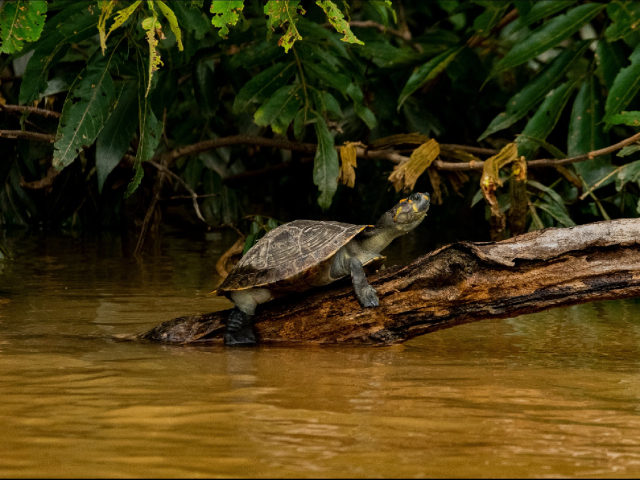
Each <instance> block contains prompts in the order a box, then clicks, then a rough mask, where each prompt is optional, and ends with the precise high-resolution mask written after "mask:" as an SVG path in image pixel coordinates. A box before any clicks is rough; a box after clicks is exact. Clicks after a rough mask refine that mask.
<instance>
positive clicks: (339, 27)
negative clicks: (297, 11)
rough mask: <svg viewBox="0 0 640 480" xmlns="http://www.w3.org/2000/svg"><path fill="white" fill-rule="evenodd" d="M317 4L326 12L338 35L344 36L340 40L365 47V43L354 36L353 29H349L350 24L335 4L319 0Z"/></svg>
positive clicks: (326, 0) (329, 0) (327, 0)
mask: <svg viewBox="0 0 640 480" xmlns="http://www.w3.org/2000/svg"><path fill="white" fill-rule="evenodd" d="M316 4H317V5H319V6H320V8H322V10H324V13H326V14H327V18H328V19H329V23H330V24H331V25H333V28H335V29H336V31H337V32H338V33H341V34H343V35H344V36H343V37H342V38H341V39H340V40H342V41H343V42H347V43H357V44H358V45H364V43H363V42H361V41H360V40H358V39H357V38H356V36H355V35H354V34H353V32H352V31H351V27H349V23H348V22H347V21H346V20H345V19H344V15H343V14H342V12H341V11H340V9H339V8H338V6H337V5H336V4H335V3H333V2H332V1H331V0H317V1H316Z"/></svg>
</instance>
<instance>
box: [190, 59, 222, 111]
mask: <svg viewBox="0 0 640 480" xmlns="http://www.w3.org/2000/svg"><path fill="white" fill-rule="evenodd" d="M214 69H215V61H214V59H213V58H209V59H206V60H200V61H199V62H196V64H195V66H194V67H193V76H192V79H193V93H194V95H195V100H196V102H197V104H198V108H199V109H200V112H201V113H202V116H203V117H205V118H213V116H214V115H215V114H216V111H217V110H218V104H219V103H220V102H219V100H218V95H219V94H220V92H219V91H218V90H217V89H216V88H212V85H213V79H214V76H213V73H214Z"/></svg>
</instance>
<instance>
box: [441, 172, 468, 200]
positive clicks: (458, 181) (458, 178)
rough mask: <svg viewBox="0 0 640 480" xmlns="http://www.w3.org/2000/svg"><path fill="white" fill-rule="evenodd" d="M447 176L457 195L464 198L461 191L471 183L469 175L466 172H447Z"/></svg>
mask: <svg viewBox="0 0 640 480" xmlns="http://www.w3.org/2000/svg"><path fill="white" fill-rule="evenodd" d="M445 175H446V176H447V178H448V179H449V183H451V186H452V187H453V191H454V192H455V193H456V195H459V196H461V197H464V195H463V194H462V193H461V192H460V190H461V189H462V186H463V185H464V184H465V183H467V182H468V181H469V175H467V174H466V173H464V172H446V173H445Z"/></svg>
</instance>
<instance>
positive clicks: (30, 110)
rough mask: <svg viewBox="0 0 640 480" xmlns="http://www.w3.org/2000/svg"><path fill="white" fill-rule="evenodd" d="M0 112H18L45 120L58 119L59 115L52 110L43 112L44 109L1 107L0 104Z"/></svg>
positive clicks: (21, 106)
mask: <svg viewBox="0 0 640 480" xmlns="http://www.w3.org/2000/svg"><path fill="white" fill-rule="evenodd" d="M0 110H6V111H7V112H20V113H25V112H27V113H34V114H36V115H40V116H42V117H47V118H60V115H61V114H60V113H58V112H54V111H53V110H45V109H44V108H36V107H27V106H23V105H2V104H0Z"/></svg>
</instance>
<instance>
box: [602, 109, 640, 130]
mask: <svg viewBox="0 0 640 480" xmlns="http://www.w3.org/2000/svg"><path fill="white" fill-rule="evenodd" d="M609 123H611V124H613V125H629V126H630V127H640V112H622V113H617V114H615V115H612V116H611V118H610V119H609Z"/></svg>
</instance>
